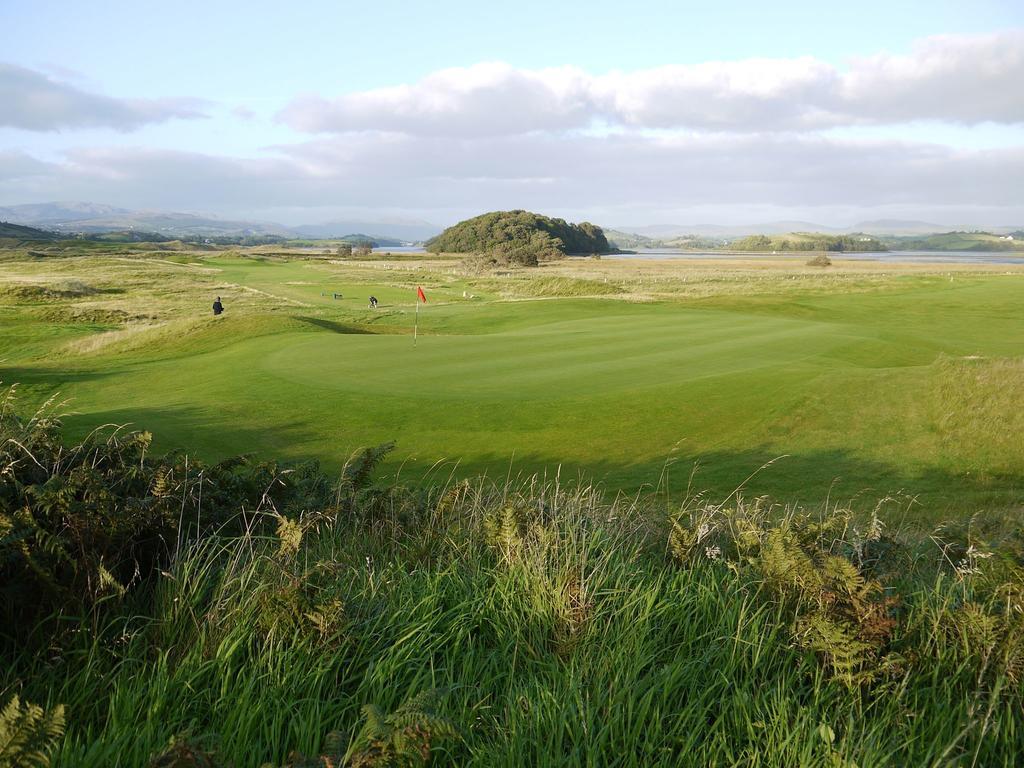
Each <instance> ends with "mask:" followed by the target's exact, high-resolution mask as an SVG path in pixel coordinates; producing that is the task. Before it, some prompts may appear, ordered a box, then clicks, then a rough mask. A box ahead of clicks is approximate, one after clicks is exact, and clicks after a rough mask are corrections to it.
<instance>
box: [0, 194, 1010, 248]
mask: <svg viewBox="0 0 1024 768" xmlns="http://www.w3.org/2000/svg"><path fill="white" fill-rule="evenodd" d="M0 221H5V222H8V223H11V224H21V225H25V226H31V227H38V228H40V229H46V230H49V231H52V232H63V233H68V234H77V233H79V232H82V233H85V234H99V233H104V232H122V231H123V232H132V231H136V232H148V233H155V234H158V235H162V236H164V237H170V238H176V237H238V236H276V237H284V238H300V239H310V240H318V239H326V238H342V237H346V236H351V234H352V233H353V232H359V233H365V235H364V237H369V238H370V239H373V240H374V241H377V242H380V243H382V244H388V245H391V244H394V243H398V242H402V243H411V242H422V241H425V240H427V239H429V238H431V237H433V236H434V235H437V234H439V233H440V232H441V229H442V228H441V227H438V226H435V225H433V224H431V223H430V222H426V221H420V220H415V219H395V218H391V219H380V220H376V221H374V220H367V219H350V220H339V221H331V222H327V223H321V224H302V225H298V226H284V225H282V224H276V223H273V222H266V221H237V220H232V219H222V218H219V217H216V216H207V215H199V214H193V213H176V212H168V211H137V210H131V209H128V208H118V207H115V206H112V205H103V204H100V203H87V202H50V203H28V204H25V205H12V206H7V207H0ZM604 229H605V231H606V232H608V233H609V237H611V238H612V239H616V237H615V235H617V236H618V237H617V240H618V241H620V242H623V243H624V242H628V241H630V238H628V237H626V235H635V236H637V237H636V240H637V243H635V244H634V245H639V244H640V242H639V241H642V240H644V239H650V240H659V241H667V240H673V239H677V238H680V237H683V236H686V235H691V236H696V237H699V238H711V239H732V238H737V237H745V236H747V235H781V234H786V233H789V232H821V233H828V234H837V235H838V234H850V233H854V232H857V233H864V234H867V235H877V236H908V235H928V234H934V233H940V232H949V231H951V230H965V231H971V230H974V229H976V227H970V226H962V225H961V226H957V225H948V224H932V223H930V222H926V221H912V220H902V219H878V220H875V221H861V222H858V223H856V224H853V225H852V226H849V227H828V226H825V225H822V224H815V223H813V222H809V221H769V222H762V223H760V224H745V225H723V224H685V225H683V224H654V225H650V226H640V227H635V226H617V227H604ZM1021 229H1024V227H1022V226H1021V225H1017V226H1005V227H986V228H985V230H986V231H988V232H991V233H993V234H998V235H1005V234H1009V233H1011V232H1014V231H1019V230H1021ZM612 233H614V234H612Z"/></svg>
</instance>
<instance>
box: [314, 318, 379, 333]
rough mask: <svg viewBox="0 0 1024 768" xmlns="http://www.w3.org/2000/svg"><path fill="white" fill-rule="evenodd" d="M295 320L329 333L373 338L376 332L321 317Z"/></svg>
mask: <svg viewBox="0 0 1024 768" xmlns="http://www.w3.org/2000/svg"><path fill="white" fill-rule="evenodd" d="M295 319H296V320H298V321H299V322H302V323H306V324H307V325H312V326H313V327H315V328H320V329H322V330H325V331H330V332H331V333H344V334H355V335H360V336H373V335H375V334H376V331H373V330H370V329H369V328H364V327H360V326H357V325H346V324H344V323H339V322H337V321H336V320H326V319H324V318H322V317H309V316H306V315H296V316H295Z"/></svg>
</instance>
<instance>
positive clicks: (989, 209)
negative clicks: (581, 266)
mask: <svg viewBox="0 0 1024 768" xmlns="http://www.w3.org/2000/svg"><path fill="white" fill-rule="evenodd" d="M0 30H3V31H2V39H3V44H2V46H0V206H4V205H15V204H19V203H31V202H44V201H50V200H75V201H88V202H95V203H105V204H109V205H116V206H121V207H126V208H133V209H144V210H173V211H186V212H196V213H205V214H214V215H218V216H222V217H225V218H246V219H255V220H266V221H276V222H280V223H283V224H292V225H294V224H302V223H319V222H326V221H331V220H339V219H342V220H343V219H353V218H360V219H363V220H375V221H376V220H379V221H405V220H409V221H413V220H415V221H428V222H431V223H434V224H437V225H442V226H444V225H447V224H451V223H453V222H455V221H457V220H459V219H462V218H466V217H468V216H471V215H475V214H477V213H481V212H483V211H486V210H493V209H510V208H526V209H530V210H536V211H539V212H542V213H547V214H550V215H557V216H563V217H565V218H569V219H571V220H582V219H587V220H591V221H595V222H597V223H600V224H602V225H605V226H627V227H628V226H643V225H652V224H675V225H682V224H749V223H754V222H758V221H776V220H800V221H811V222H815V223H820V224H824V225H828V226H848V225H852V224H855V223H857V222H860V221H865V220H877V219H918V220H924V221H929V222H935V223H939V224H943V225H948V226H982V227H983V226H1005V225H1024V2H1021V0H1003V1H1002V2H995V1H994V0H974V2H971V3H964V2H962V1H957V2H949V1H947V0H930V1H929V2H916V1H913V2H911V1H904V2H892V0H888V1H887V2H875V0H865V1H863V2H859V3H822V2H821V1H820V0H817V1H816V2H796V1H793V2H786V1H785V0H777V1H776V2H771V3H765V2H760V1H759V2H744V3H740V2H732V1H730V0H718V1H717V2H654V1H652V0H634V1H633V2H629V3H623V2H621V0H619V1H618V2H605V1H604V0H590V1H589V2H558V1H557V0H547V1H546V2H535V1H534V0H520V1H519V2H515V3H504V4H497V3H494V4H490V3H484V2H480V1H479V0H477V2H463V1H461V0H459V1H452V2H448V1H446V0H434V1H433V2H430V3H426V2H411V1H409V0H407V1H406V2H394V1H392V0H375V2H372V3H367V2H347V1H338V0H335V1H334V2H329V1H327V0H323V1H318V2H302V1H301V0H293V2H291V3H281V2H279V1H278V2H273V3H270V2H262V1H260V0H247V2H235V1H234V0H205V2H193V0H177V1H176V2H174V3H157V2H150V1H147V0H133V2H121V1H120V0H117V1H114V0H90V2H88V3H82V2H78V1H74V2H72V1H68V2H55V1H51V0H0Z"/></svg>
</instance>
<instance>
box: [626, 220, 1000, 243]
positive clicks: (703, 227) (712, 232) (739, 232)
mask: <svg viewBox="0 0 1024 768" xmlns="http://www.w3.org/2000/svg"><path fill="white" fill-rule="evenodd" d="M606 229H609V228H606ZM610 229H614V230H617V231H619V232H626V233H631V234H636V235H640V236H642V237H647V238H650V239H652V240H668V239H672V238H676V237H682V236H683V235H698V236H701V237H718V238H732V237H745V236H747V235H784V234H787V233H789V232H823V233H832V234H836V235H845V234H851V233H855V232H858V233H863V234H865V235H927V234H934V233H936V232H950V231H953V230H965V231H971V230H974V229H979V228H978V227H972V226H963V225H960V226H956V225H954V226H950V225H948V224H932V223H929V222H927V221H913V220H904V219H877V220H874V221H861V222H858V223H856V224H853V225H852V226H849V227H828V226H825V225H824V224H815V223H813V222H810V221H767V222H761V223H760V224H736V225H723V224H686V225H682V224H655V225H651V226H643V227H628V226H618V227H611V228H610ZM982 229H984V230H985V231H986V232H992V233H993V234H999V235H1004V234H1009V233H1010V232H1013V231H1014V230H1018V229H1020V227H1019V226H1005V227H983V228H982Z"/></svg>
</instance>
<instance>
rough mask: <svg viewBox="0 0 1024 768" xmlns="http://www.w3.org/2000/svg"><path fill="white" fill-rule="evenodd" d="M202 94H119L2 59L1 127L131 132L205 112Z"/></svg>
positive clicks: (33, 129) (194, 116) (0, 87)
mask: <svg viewBox="0 0 1024 768" xmlns="http://www.w3.org/2000/svg"><path fill="white" fill-rule="evenodd" d="M204 106H205V102H203V101H200V100H198V99H115V98H112V97H109V96H102V95H99V94H95V93H89V92H87V91H84V90H81V89H79V88H76V87H75V86H73V85H70V84H68V83H66V82H61V81H58V80H54V79H52V78H49V77H47V76H46V75H44V74H42V73H40V72H36V71H34V70H31V69H26V68H24V67H18V66H15V65H13V64H3V63H0V126H6V127H11V128H20V129H23V130H28V131H57V130H62V129H68V128H97V127H100V128H114V129H116V130H119V131H129V130H133V129H135V128H139V127H140V126H143V125H146V124H149V123H160V122H164V121H167V120H171V119H173V118H185V119H188V118H198V117H204V114H203V112H202V109H203V107H204Z"/></svg>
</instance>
